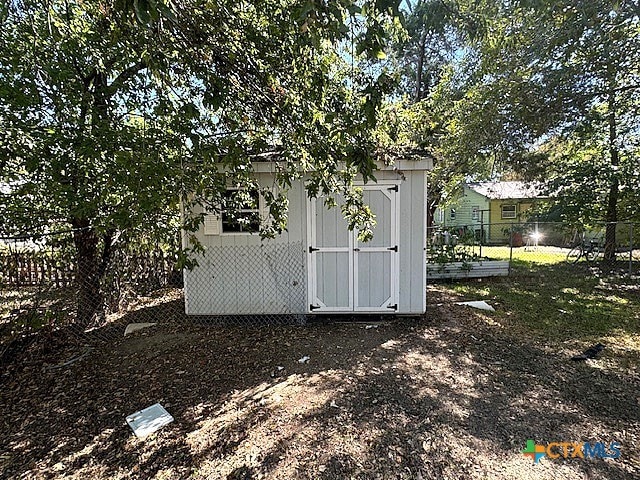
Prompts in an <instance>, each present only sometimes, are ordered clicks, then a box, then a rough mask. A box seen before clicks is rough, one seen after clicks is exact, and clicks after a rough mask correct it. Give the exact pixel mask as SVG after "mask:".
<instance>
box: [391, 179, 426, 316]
mask: <svg viewBox="0 0 640 480" xmlns="http://www.w3.org/2000/svg"><path fill="white" fill-rule="evenodd" d="M405 177H406V181H405V182H403V183H402V184H401V185H400V191H399V193H400V195H399V196H400V201H399V202H400V204H399V211H400V238H399V244H398V253H399V255H400V262H399V263H400V272H399V273H400V279H399V302H398V312H397V313H403V314H420V313H424V302H425V300H424V298H425V295H426V292H425V285H424V278H425V268H426V267H425V260H424V255H425V250H424V249H425V246H426V243H425V242H426V235H425V225H426V202H425V172H423V171H411V172H406V173H405Z"/></svg>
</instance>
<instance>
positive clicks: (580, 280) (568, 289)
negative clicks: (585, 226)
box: [449, 260, 640, 351]
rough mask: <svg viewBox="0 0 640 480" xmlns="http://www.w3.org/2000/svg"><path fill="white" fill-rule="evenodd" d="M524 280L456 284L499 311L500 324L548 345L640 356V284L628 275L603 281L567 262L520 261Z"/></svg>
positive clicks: (455, 287)
mask: <svg viewBox="0 0 640 480" xmlns="http://www.w3.org/2000/svg"><path fill="white" fill-rule="evenodd" d="M515 268H516V269H517V270H518V272H520V273H521V274H522V273H525V270H526V274H524V275H516V276H513V277H509V278H503V279H492V280H486V281H483V282H481V283H479V282H461V283H456V284H452V285H451V286H450V287H449V288H451V289H452V290H453V291H454V292H456V293H458V294H461V295H463V296H464V297H465V298H467V299H469V300H473V299H484V300H487V301H490V302H491V303H492V304H494V305H495V306H496V307H497V310H498V313H497V315H498V316H499V317H500V320H501V322H502V323H503V324H504V325H505V326H508V327H509V328H511V329H513V330H515V331H521V332H522V333H523V334H525V335H536V336H539V337H543V338H544V339H545V340H548V341H549V342H566V341H571V340H579V341H585V342H587V341H596V340H603V339H608V341H609V342H620V343H623V344H625V345H626V347H627V348H632V349H634V350H638V351H640V282H639V281H638V279H633V278H631V277H625V276H598V275H596V274H593V273H592V272H590V271H589V270H588V269H586V268H583V267H580V266H571V265H567V264H564V263H562V262H560V263H557V264H546V265H545V264H536V263H534V262H525V261H524V260H519V261H517V262H515Z"/></svg>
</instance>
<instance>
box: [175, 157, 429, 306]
mask: <svg viewBox="0 0 640 480" xmlns="http://www.w3.org/2000/svg"><path fill="white" fill-rule="evenodd" d="M430 168H432V161H431V159H421V160H400V161H396V163H395V165H393V166H387V165H384V164H381V163H380V164H378V171H376V172H375V175H376V178H377V180H378V181H377V183H371V182H370V183H367V184H360V185H359V186H361V187H362V188H363V190H364V192H363V195H364V200H365V202H366V203H367V204H368V205H369V206H370V208H371V210H372V212H373V213H374V215H375V217H376V226H375V228H374V231H373V233H374V235H373V239H372V240H371V241H369V242H366V243H362V242H359V241H358V232H357V231H349V229H348V228H347V223H346V222H345V220H344V218H343V217H342V213H341V211H340V209H339V208H331V209H330V208H328V207H326V206H325V204H324V200H323V199H322V198H318V199H309V198H308V197H307V195H306V192H305V189H304V179H301V180H299V181H297V182H295V183H294V184H293V186H292V188H291V189H290V190H289V192H288V200H289V216H288V228H287V231H285V232H284V233H283V234H281V235H279V236H278V237H276V238H275V239H268V240H262V239H261V238H260V237H259V235H258V234H256V233H249V232H243V231H241V230H242V228H239V227H238V225H234V224H232V223H231V222H229V221H228V220H227V219H225V218H224V213H223V214H222V216H220V215H216V214H207V215H206V216H205V221H204V224H203V225H202V226H201V227H200V230H199V231H198V232H196V236H197V238H198V239H199V240H200V242H201V243H202V245H203V246H204V248H205V254H204V255H200V256H198V257H197V261H198V266H197V267H196V268H195V269H193V270H191V271H189V270H185V272H184V292H185V305H186V313H187V314H190V315H274V314H275V315H307V314H318V313H322V314H326V313H342V314H354V313H368V314H370V313H375V314H382V313H388V314H405V315H418V314H422V313H424V312H425V309H426V298H425V290H426V268H425V248H426V244H425V242H426V192H427V177H426V172H427V170H429V169H430ZM254 171H255V175H256V177H257V180H258V182H259V184H260V185H261V186H263V187H270V186H272V185H273V184H274V175H275V173H274V172H275V171H276V165H275V164H274V163H271V162H261V163H255V164H254ZM257 200H258V202H257V203H258V206H259V208H257V209H255V211H253V210H246V211H244V210H243V213H244V214H246V215H249V216H251V215H254V217H253V218H256V219H257V218H258V217H259V216H260V217H262V218H264V217H265V215H264V205H262V203H263V200H262V198H259V199H257ZM183 241H185V242H186V234H185V238H184V240H183Z"/></svg>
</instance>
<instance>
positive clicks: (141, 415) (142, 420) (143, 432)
mask: <svg viewBox="0 0 640 480" xmlns="http://www.w3.org/2000/svg"><path fill="white" fill-rule="evenodd" d="M171 422H173V417H172V416H171V415H169V412H167V411H166V410H165V409H164V407H163V406H162V405H160V404H159V403H156V404H154V405H151V406H150V407H147V408H145V409H143V410H140V411H137V412H136V413H132V414H131V415H129V416H128V417H127V423H128V424H129V426H130V427H131V429H132V430H133V433H135V434H136V437H138V438H144V437H146V436H147V435H151V434H152V433H153V432H156V431H158V430H160V429H161V428H162V427H164V426H165V425H167V424H169V423H171Z"/></svg>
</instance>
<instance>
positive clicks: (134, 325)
mask: <svg viewBox="0 0 640 480" xmlns="http://www.w3.org/2000/svg"><path fill="white" fill-rule="evenodd" d="M157 324H158V323H157V322H153V323H130V324H129V325H127V328H125V329H124V336H125V337H126V336H127V335H129V334H131V333H133V332H137V331H138V330H142V329H143V328H149V327H153V326H155V325H157Z"/></svg>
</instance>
